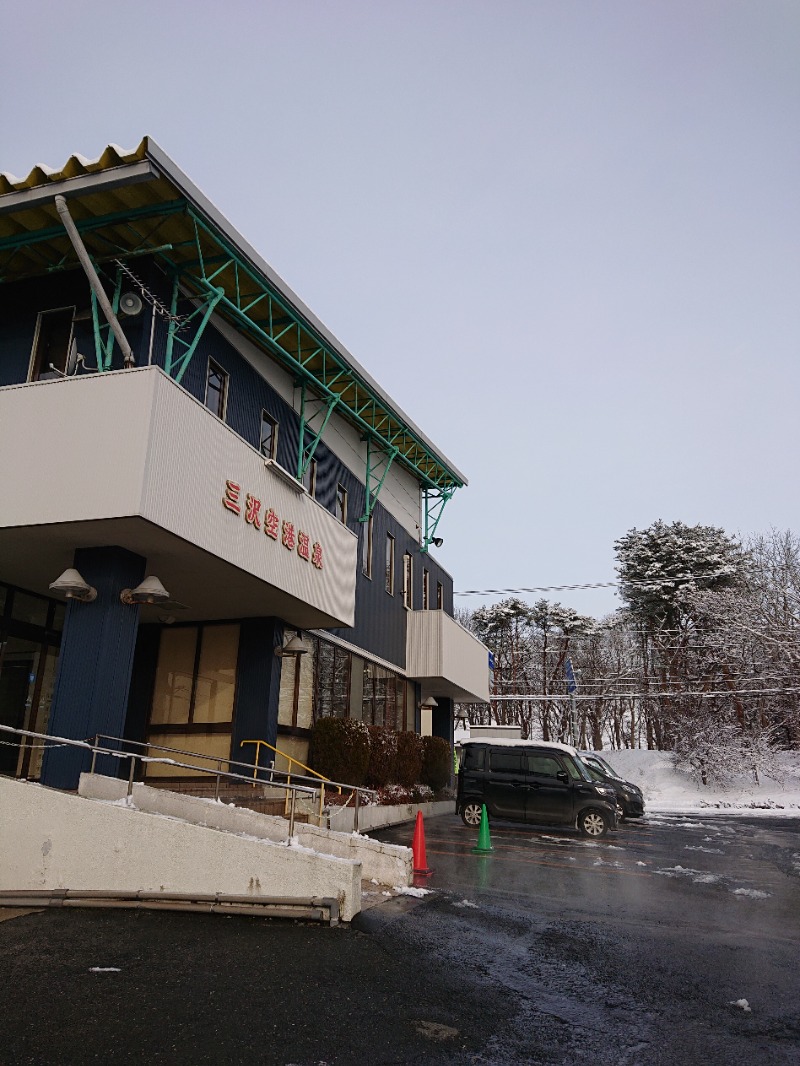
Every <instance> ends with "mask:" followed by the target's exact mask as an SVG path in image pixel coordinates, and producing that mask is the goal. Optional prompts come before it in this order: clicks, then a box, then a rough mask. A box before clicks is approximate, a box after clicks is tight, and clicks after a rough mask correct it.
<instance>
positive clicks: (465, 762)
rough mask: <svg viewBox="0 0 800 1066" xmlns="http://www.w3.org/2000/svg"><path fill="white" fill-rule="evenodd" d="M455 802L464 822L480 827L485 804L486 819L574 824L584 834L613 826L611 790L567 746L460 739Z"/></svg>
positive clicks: (598, 834) (598, 833) (614, 811)
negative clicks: (488, 817)
mask: <svg viewBox="0 0 800 1066" xmlns="http://www.w3.org/2000/svg"><path fill="white" fill-rule="evenodd" d="M456 804H457V810H458V812H459V814H460V815H461V818H462V820H463V822H464V824H465V825H468V826H473V827H477V826H478V825H480V821H481V813H482V812H481V808H482V807H483V805H484V804H486V810H487V812H488V814H489V815H490V817H494V818H508V819H510V820H512V821H517V822H533V823H535V824H537V825H548V826H550V825H558V826H574V827H575V828H577V829H578V830H580V832H581V833H582V834H583V835H584V836H588V837H603V836H605V835H606V833H607V832H608V831H609V829H616V827H617V796H616V791H615V789H614V788H613V787H612V786H611V785H608V784H605V783H603V782H598V781H595V780H593V778H592V776H591V774H590V773H589V771H588V770H587V769H586V767H585V766H584V765H583V763H582V762H581V760H580V759H579V758H578V754H577V752H576V750H575V748H572V747H570V746H569V745H567V744H545V743H542V742H537V741H519V740H499V739H489V738H487V739H485V740H467V741H464V743H463V744H462V745H461V765H460V769H459V772H458V791H457V795H456Z"/></svg>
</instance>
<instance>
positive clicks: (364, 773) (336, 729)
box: [308, 718, 452, 792]
mask: <svg viewBox="0 0 800 1066" xmlns="http://www.w3.org/2000/svg"><path fill="white" fill-rule="evenodd" d="M451 760H452V755H451V752H450V745H449V744H448V743H447V741H446V740H443V739H442V737H420V736H418V735H417V734H416V733H411V732H405V733H395V732H394V730H392V729H386V728H384V727H383V726H378V725H374V726H366V725H364V723H363V722H359V721H356V720H355V719H353V718H319V719H318V720H317V721H316V722H315V723H314V725H313V727H312V730H311V741H310V743H309V748H308V762H309V766H311V767H312V769H314V770H316V771H317V773H319V774H323V775H324V776H325V777H329V778H330V779H331V780H332V781H341V782H342V783H343V784H347V785H367V786H369V787H370V788H374V789H385V788H386V786H387V785H389V786H395V787H399V788H400V789H406V790H412V791H413V790H415V789H419V788H420V787H421V788H423V789H431V790H433V792H440V791H441V790H442V789H443V788H446V787H447V785H448V784H449V783H450V772H451Z"/></svg>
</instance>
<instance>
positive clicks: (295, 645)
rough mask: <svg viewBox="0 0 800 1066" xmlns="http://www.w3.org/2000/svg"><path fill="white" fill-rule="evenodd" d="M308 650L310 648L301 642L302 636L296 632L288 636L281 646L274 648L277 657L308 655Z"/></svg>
mask: <svg viewBox="0 0 800 1066" xmlns="http://www.w3.org/2000/svg"><path fill="white" fill-rule="evenodd" d="M310 650H311V649H310V648H308V647H306V645H305V644H304V643H303V640H302V637H301V636H300V634H299V632H298V633H295V635H294V636H293V637H290V638H289V640H287V641H286V643H285V644H284V645H283V647H277V648H276V649H275V654H276V655H277V656H278V658H279V659H282V658H283V657H284V656H292V655H308V653H309V651H310Z"/></svg>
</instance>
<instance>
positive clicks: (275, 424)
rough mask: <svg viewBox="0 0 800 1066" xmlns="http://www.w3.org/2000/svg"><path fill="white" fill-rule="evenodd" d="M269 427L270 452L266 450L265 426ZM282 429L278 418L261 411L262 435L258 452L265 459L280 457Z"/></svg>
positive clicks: (263, 410)
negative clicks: (279, 435) (279, 443)
mask: <svg viewBox="0 0 800 1066" xmlns="http://www.w3.org/2000/svg"><path fill="white" fill-rule="evenodd" d="M265 424H266V425H269V450H268V451H265V450H264V442H265V440H266V437H265V434H264V426H265ZM279 429H280V422H279V421H278V419H277V418H275V417H274V416H273V415H271V414H270V413H269V411H267V410H265V409H264V408H263V407H262V409H261V433H260V437H259V442H258V450H259V451H260V452H261V454H262V455H263V456H264V458H265V459H275V458H277V455H278V430H279Z"/></svg>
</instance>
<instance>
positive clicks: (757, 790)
mask: <svg viewBox="0 0 800 1066" xmlns="http://www.w3.org/2000/svg"><path fill="white" fill-rule="evenodd" d="M602 755H603V758H604V759H605V760H606V762H608V763H609V764H610V765H611V766H612V767H613V768H614V770H616V772H617V773H618V774H619V775H620V777H622V778H624V779H625V780H626V781H631V782H632V783H633V784H634V785H638V786H639V788H640V789H641V790H642V792H643V793H644V802H645V813H646V814H650V813H656V812H658V811H681V812H689V813H693V812H694V813H699V812H704V811H708V810H710V809H713V810H719V811H726V810H728V811H731V812H734V811H746V812H747V813H748V814H752V813H762V814H769V815H781V814H784V815H791V816H793V817H795V818H796V817H797V815H798V813H800V753H798V752H775V754H774V757H773V766H774V769H773V772H772V776H769V777H768V776H766V775H761V777H760V778H759V782H758V784H756V782H755V781H754V779H753V775H752V774H751V773H749V774H748V773H743V774H741V776H738V777H732V778H731V779H730V780H729V781H728V782H726V784H725V785H708V786H703V785H701V784H698V783H697V782H696V781H694V780H693V779H692V777H691V775H690V774H689V773H688V772H687V771H684V770H682V769H681V768H680V767H679V766H676V764H675V760H674V757H673V755H672V753H671V752H668V751H646V750H642V749H640V748H634V749H630V748H625V749H622V750H620V751H603V752H602Z"/></svg>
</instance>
